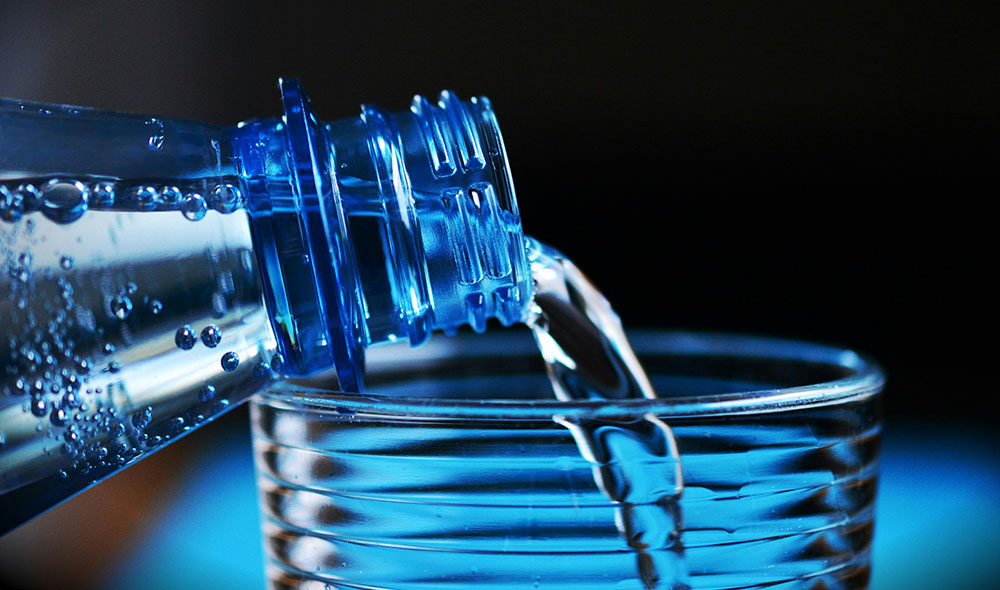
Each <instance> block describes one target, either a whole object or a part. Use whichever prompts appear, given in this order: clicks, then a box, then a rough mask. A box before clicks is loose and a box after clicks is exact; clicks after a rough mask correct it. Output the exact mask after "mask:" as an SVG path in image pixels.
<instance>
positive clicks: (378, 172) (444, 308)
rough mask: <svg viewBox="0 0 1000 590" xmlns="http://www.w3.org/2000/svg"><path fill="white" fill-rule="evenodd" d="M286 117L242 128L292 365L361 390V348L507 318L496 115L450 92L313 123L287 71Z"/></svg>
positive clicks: (516, 294)
mask: <svg viewBox="0 0 1000 590" xmlns="http://www.w3.org/2000/svg"><path fill="white" fill-rule="evenodd" d="M280 85H281V91H282V98H283V100H284V104H285V114H284V117H282V118H281V119H280V120H279V119H268V120H261V121H255V122H251V123H247V124H244V125H241V126H240V127H239V128H238V129H237V131H236V134H235V140H234V145H235V146H236V151H237V155H238V157H239V158H240V159H241V161H242V163H243V167H244V176H245V178H246V180H247V186H248V194H249V204H250V211H251V225H252V229H253V230H254V242H255V247H256V250H257V251H258V253H259V256H260V259H261V261H262V263H263V265H264V267H265V269H266V272H265V273H264V276H265V283H264V292H265V296H266V300H267V303H268V308H269V309H270V310H271V318H272V322H273V325H274V328H275V333H276V335H277V337H278V343H279V348H280V350H281V351H282V354H283V355H284V356H285V358H286V359H287V360H288V362H289V367H288V368H289V370H290V372H291V373H293V374H297V375H304V374H310V373H315V372H316V371H319V370H322V369H326V368H329V367H330V366H333V365H335V366H336V368H337V373H338V376H339V378H340V380H341V383H342V384H343V387H345V388H346V389H349V390H358V389H360V387H361V379H362V373H361V372H360V370H359V368H360V367H362V366H363V355H364V352H363V351H364V349H365V347H366V346H368V345H371V344H378V343H380V342H386V341H394V340H397V339H399V338H405V339H408V340H409V341H410V343H412V344H414V345H417V344H420V343H422V342H423V341H424V340H426V339H427V337H428V336H429V334H430V332H431V331H432V330H434V329H442V330H446V331H454V330H455V329H457V328H458V327H459V326H460V325H462V324H470V325H472V327H473V328H474V329H476V330H477V331H482V330H484V329H485V327H486V321H487V320H488V319H489V318H498V319H499V320H500V321H501V322H502V323H504V324H506V325H509V324H511V323H514V322H517V321H520V320H522V319H523V317H524V314H525V311H524V310H525V306H526V304H527V302H528V300H529V299H530V296H531V281H530V276H529V271H528V266H527V260H526V254H525V246H524V236H523V234H522V231H521V221H520V216H519V215H518V212H517V205H516V201H515V198H514V190H513V184H512V182H511V177H510V171H509V168H508V166H507V158H506V153H505V151H504V146H503V140H502V138H501V136H500V132H499V128H498V126H497V123H496V117H495V116H494V114H493V110H492V108H491V106H490V103H489V101H488V100H487V99H485V98H478V99H473V100H472V101H470V102H467V103H466V102H462V101H460V100H458V99H457V98H455V96H454V95H453V94H452V93H450V92H444V93H442V94H441V98H440V101H439V103H438V104H437V105H433V104H431V103H430V102H429V101H428V100H427V99H425V98H423V97H420V96H418V97H416V98H414V100H413V103H412V106H411V109H410V111H409V112H402V113H387V112H385V111H383V110H382V109H380V108H378V107H376V106H371V105H364V106H363V107H362V113H361V116H360V117H357V118H353V119H343V120H339V121H335V122H333V123H328V124H324V123H321V122H320V121H319V120H318V119H317V118H316V116H315V115H314V113H313V112H312V109H311V108H310V106H309V102H308V100H307V99H306V98H305V95H304V94H303V93H302V89H301V87H300V86H299V84H298V82H297V81H295V80H289V79H286V80H282V81H281V84H280Z"/></svg>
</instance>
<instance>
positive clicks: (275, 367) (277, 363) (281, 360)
mask: <svg viewBox="0 0 1000 590" xmlns="http://www.w3.org/2000/svg"><path fill="white" fill-rule="evenodd" d="M284 366H285V357H283V356H281V353H280V352H276V353H274V356H272V357H271V370H272V371H274V372H275V373H280V372H281V369H282V367H284Z"/></svg>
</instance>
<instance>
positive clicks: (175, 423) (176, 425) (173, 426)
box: [170, 416, 184, 432]
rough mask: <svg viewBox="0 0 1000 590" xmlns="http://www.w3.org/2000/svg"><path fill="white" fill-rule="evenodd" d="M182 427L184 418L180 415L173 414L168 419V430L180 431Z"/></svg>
mask: <svg viewBox="0 0 1000 590" xmlns="http://www.w3.org/2000/svg"><path fill="white" fill-rule="evenodd" d="M182 428H184V418H182V417H180V416H174V417H173V418H172V419H171V420H170V430H172V431H173V432H180V431H181V429H182Z"/></svg>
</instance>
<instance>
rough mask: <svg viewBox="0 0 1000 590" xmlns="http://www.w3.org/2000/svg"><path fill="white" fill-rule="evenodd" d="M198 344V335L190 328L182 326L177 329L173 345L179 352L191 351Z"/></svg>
mask: <svg viewBox="0 0 1000 590" xmlns="http://www.w3.org/2000/svg"><path fill="white" fill-rule="evenodd" d="M197 342H198V335H197V334H195V333H194V330H193V329H192V328H191V326H183V327H181V328H178V329H177V333H176V334H174V344H176V345H177V348H180V349H181V350H191V349H192V348H194V345H195V344H196V343H197Z"/></svg>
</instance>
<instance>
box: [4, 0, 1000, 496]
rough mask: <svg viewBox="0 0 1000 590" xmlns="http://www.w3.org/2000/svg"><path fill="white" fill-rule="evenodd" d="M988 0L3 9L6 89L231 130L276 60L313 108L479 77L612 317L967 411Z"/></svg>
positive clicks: (989, 294)
mask: <svg viewBox="0 0 1000 590" xmlns="http://www.w3.org/2000/svg"><path fill="white" fill-rule="evenodd" d="M996 12H997V11H996V10H995V7H994V6H991V5H990V3H986V2H983V3H964V2H941V3H933V2H910V3H899V5H895V4H894V3H888V2H866V3H858V4H854V3H841V2H808V3H802V2H789V3H742V2H723V3H713V4H712V5H711V6H707V5H705V4H703V3H674V2H663V3H653V2H650V3H600V4H597V3H578V2H544V3H543V2H527V3H496V2H489V3H468V2H462V3H441V2H418V3H413V4H412V5H410V4H409V3H403V2H398V3H392V2H389V3H387V2H368V1H366V2H354V3H347V2H330V3H323V4H316V5H301V4H297V3H292V2H279V3H255V2H212V3H208V2H204V3H202V2H190V3H188V2H165V3H153V2H150V3H144V2H137V3H133V2H125V1H121V2H98V3H71V2H65V3H55V2H52V3H45V2H34V3H15V2H9V3H8V2H3V3H0V96H8V97H14V98H19V99H26V100H34V101H41V102H52V103H68V104H78V105H85V106H92V107H98V108H104V109H113V110H124V111H135V112H142V113H148V114H155V115H159V116H169V117H184V118H192V119H200V120H207V121H212V122H216V123H225V124H231V123H235V122H237V121H239V120H241V119H245V118H251V117H255V116H274V115H278V114H280V99H279V96H278V93H277V90H276V86H275V81H276V79H277V78H278V77H279V76H298V77H300V78H301V79H302V81H303V83H304V85H305V89H306V91H307V92H308V93H309V95H310V96H311V97H312V100H313V105H314V106H315V108H316V110H317V111H318V113H319V114H320V115H321V116H322V117H323V118H326V119H334V118H339V117H346V116H353V115H356V114H357V113H358V112H359V111H358V105H359V104H360V103H361V102H373V103H378V104H380V105H383V106H385V107H387V108H390V109H392V110H402V109H405V108H406V107H407V106H408V104H409V99H410V97H411V96H412V95H413V94H414V93H422V94H425V95H428V96H433V95H435V94H436V93H437V92H438V91H439V90H441V89H442V88H450V89H453V90H455V91H457V92H458V93H459V94H460V95H462V96H464V97H468V96H470V95H473V94H485V95H488V96H489V97H490V98H491V99H492V101H493V103H494V106H495V108H496V110H497V112H498V115H499V119H500V122H501V127H502V129H503V132H504V136H505V140H506V143H507V149H508V152H509V155H510V160H511V165H512V169H513V172H514V177H515V182H516V185H517V189H518V199H519V205H520V210H521V214H522V219H523V221H524V227H525V229H526V231H527V232H528V233H530V234H532V235H534V236H536V237H538V238H540V239H542V240H543V241H546V242H549V243H551V244H553V245H555V246H557V247H558V248H560V249H561V250H562V251H563V252H564V253H566V254H567V255H569V256H570V257H571V258H573V259H574V260H576V261H577V263H578V264H579V265H580V266H581V267H582V268H583V269H584V270H585V272H587V273H588V274H589V275H590V277H591V278H592V279H593V280H594V282H595V283H596V284H597V285H598V286H599V287H600V288H601V289H602V290H603V291H604V292H605V293H606V294H607V296H608V298H609V299H610V300H611V301H612V303H613V304H614V305H615V307H616V308H617V310H618V311H619V314H620V315H621V316H622V318H623V320H624V322H625V323H626V325H629V326H644V327H650V326H653V327H680V328H693V329H708V330H719V331H731V332H749V333H762V334H769V335H778V336H790V337H795V338H801V339H808V340H818V341H823V342H829V343H835V344H842V345H846V346H850V347H853V348H856V349H857V350H859V351H862V352H865V353H867V354H869V355H871V356H872V357H874V358H875V359H877V360H878V361H880V362H881V363H882V364H883V365H884V366H885V368H886V369H887V372H888V374H889V379H890V382H889V387H888V390H887V401H888V403H887V411H888V416H889V419H890V424H891V423H892V421H904V422H913V421H921V422H924V423H927V424H937V423H939V422H941V421H946V422H950V423H959V424H970V423H973V422H976V423H978V424H979V425H980V426H982V425H990V424H992V423H993V422H994V420H995V416H996V411H995V410H994V409H993V407H994V406H990V405H988V404H986V405H984V402H985V401H986V400H989V399H990V398H992V397H994V396H995V394H996V393H997V391H996V390H997V388H996V386H995V385H993V386H990V385H988V383H990V382H993V380H988V376H989V377H993V375H992V373H993V372H994V368H995V366H996V363H995V361H994V351H995V350H996V345H995V344H994V338H995V325H996V322H995V315H996V314H995V305H994V302H995V297H994V296H993V293H994V291H993V290H992V289H989V290H988V288H987V284H988V281H989V276H991V275H994V274H995V273H996V239H995V236H996V231H995V229H994V219H995V217H994V216H995V213H993V208H992V207H989V206H988V203H990V202H993V201H995V200H996V197H997V169H998V167H997V159H998V155H1000V143H998V131H1000V76H998V74H1000V60H998V55H1000V42H998V39H1000V27H998V22H1000V19H998V18H997V17H998V15H997V13H996ZM242 424H245V420H244V421H243V423H242ZM219 428H220V429H221V428H222V427H221V426H220V427H219ZM136 469H138V467H137V468H136ZM130 471H131V470H130ZM106 485H110V482H109V484H102V486H99V488H98V489H100V488H103V487H105V486H106ZM109 493H110V492H109Z"/></svg>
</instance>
